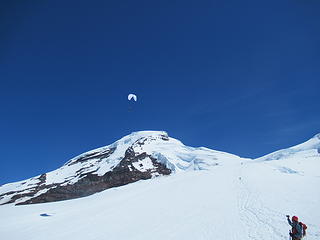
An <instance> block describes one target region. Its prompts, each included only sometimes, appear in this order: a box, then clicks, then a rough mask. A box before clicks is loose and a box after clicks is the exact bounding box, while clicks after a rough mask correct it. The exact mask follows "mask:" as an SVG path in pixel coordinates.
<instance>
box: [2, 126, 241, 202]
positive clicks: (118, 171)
mask: <svg viewBox="0 0 320 240" xmlns="http://www.w3.org/2000/svg"><path fill="white" fill-rule="evenodd" d="M231 159H237V160H239V159H240V158H239V157H237V156H235V155H232V154H228V153H223V152H218V151H214V150H210V149H207V148H192V147H187V146H185V145H183V144H182V143H181V142H180V141H178V140H176V139H174V138H171V137H169V136H168V134H167V133H166V132H158V131H141V132H135V133H132V134H130V135H128V136H125V137H123V138H121V139H120V140H118V141H116V142H115V143H113V144H111V145H108V146H105V147H102V148H98V149H95V150H92V151H89V152H86V153H83V154H81V155H79V156H77V157H75V158H73V159H71V160H70V161H68V162H67V163H66V164H64V165H63V166H62V167H61V168H59V169H57V170H55V171H52V172H48V173H44V174H42V175H39V176H36V177H33V178H31V179H27V180H25V181H20V182H16V183H11V184H6V185H3V186H1V187H0V204H6V203H15V204H30V203H43V202H52V201H59V200H67V199H72V198H77V197H84V196H88V195H90V194H93V193H96V192H100V191H103V190H105V189H108V188H112V187H118V186H122V185H125V184H128V183H132V182H136V181H138V180H141V179H149V178H153V177H157V176H161V175H169V174H171V173H177V172H180V171H186V170H190V169H193V170H201V169H207V168H209V167H211V166H216V165H218V164H221V163H223V162H224V161H226V160H228V161H229V160H231Z"/></svg>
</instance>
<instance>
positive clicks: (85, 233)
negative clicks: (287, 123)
mask: <svg viewBox="0 0 320 240" xmlns="http://www.w3.org/2000/svg"><path fill="white" fill-rule="evenodd" d="M319 142H320V139H319V134H318V135H316V136H315V137H313V138H312V139H310V140H308V141H307V142H305V143H303V144H300V145H297V146H295V147H292V148H289V149H284V150H280V151H277V152H274V153H271V154H268V155H266V156H264V157H261V158H258V159H253V160H252V159H244V158H240V157H237V156H235V155H232V154H228V153H223V152H217V151H213V150H210V149H206V148H192V147H187V146H184V145H183V144H182V143H181V142H179V141H178V140H175V139H172V138H170V137H168V135H167V134H166V133H164V132H137V133H133V134H131V135H129V136H126V137H124V138H122V139H120V140H119V141H117V142H115V143H114V144H111V145H109V146H106V147H103V148H99V149H96V150H93V151H90V152H87V153H84V154H82V155H80V156H78V157H75V158H73V159H71V160H70V161H69V162H67V163H66V164H65V165H64V166H62V167H61V168H59V169H57V170H55V171H53V172H50V173H47V174H46V177H42V178H43V179H45V181H44V180H43V181H42V183H41V184H40V186H45V187H47V188H50V187H51V185H52V184H57V185H59V184H60V185H61V186H62V187H61V189H63V186H67V185H74V186H79V187H78V188H77V189H81V187H80V183H81V184H84V185H81V186H95V184H98V185H99V184H100V183H99V182H100V181H94V180H95V179H105V178H103V177H104V176H106V175H108V174H111V175H112V177H116V175H117V174H120V176H122V175H121V174H132V175H130V176H140V177H141V176H142V177H145V178H141V179H146V178H152V179H150V180H147V181H137V179H138V177H136V178H134V181H136V182H134V183H131V184H126V185H124V186H121V187H114V188H108V189H106V190H105V191H101V192H97V193H96V194H92V195H90V196H87V197H82V198H77V199H73V200H70V201H58V202H48V203H42V204H32V205H22V206H16V205H15V203H23V202H26V201H29V200H30V199H31V200H34V199H37V196H34V195H32V196H31V195H30V196H24V197H22V198H19V197H14V196H16V195H15V194H17V193H14V191H21V190H23V189H24V190H23V191H26V192H27V191H30V192H32V189H29V190H28V187H27V188H24V187H26V186H27V185H28V184H30V186H31V187H32V186H37V185H36V183H39V182H41V180H39V178H40V177H41V176H42V175H41V176H38V177H36V178H33V179H29V180H26V181H22V182H19V183H12V184H7V185H5V186H3V187H2V188H1V191H2V194H3V193H7V194H4V195H2V197H3V198H2V200H1V201H3V202H6V201H7V202H8V201H10V199H12V198H15V201H14V203H12V204H5V205H2V206H0V216H1V218H0V236H1V239H4V240H20V239H32V240H42V239H47V240H56V239H77V240H88V239H95V240H104V239H109V240H128V239H129V240H149V239H154V240H162V239H171V240H180V239H185V240H194V239H197V240H209V239H219V240H234V239H241V240H252V239H259V240H274V239H289V235H288V230H289V229H290V226H289V225H288V223H287V221H286V217H285V215H287V214H289V215H291V216H292V215H297V216H298V217H299V219H300V221H302V222H304V223H305V224H307V226H308V229H307V237H306V239H308V240H318V239H319V238H320V230H319V226H320V211H319V202H320V190H319V187H318V186H319V185H320V173H319V169H320V154H319V153H318V149H319ZM118 166H123V168H122V169H124V170H123V172H122V171H120V170H118V171H116V172H114V173H112V172H113V171H115V170H117V169H118V168H117V167H118ZM194 170H196V171H194ZM131 172H134V173H131ZM79 173H80V174H79ZM174 173H176V174H174ZM113 174H115V175H113ZM167 174H170V175H171V176H169V177H157V176H160V175H167ZM88 175H89V176H91V175H92V176H94V177H95V178H88ZM37 179H38V180H37ZM82 179H84V180H82ZM92 179H93V180H92ZM112 179H113V178H111V179H108V180H112ZM120 179H122V177H120ZM81 180H82V181H81ZM24 182H27V183H25V184H23V183H24ZM86 182H88V184H87V183H86ZM97 182H98V183H97ZM89 183H90V184H89ZM65 184H66V185H65ZM86 184H87V185H86ZM38 186H39V185H38ZM99 186H100V185H99ZM102 186H105V185H102ZM43 189H45V188H43ZM53 189H59V188H58V187H56V188H53ZM77 189H76V190H77ZM50 191H52V190H50V189H49V190H48V191H47V192H49V193H50ZM20 193H21V192H20ZM38 196H40V195H38ZM72 196H73V197H74V195H72Z"/></svg>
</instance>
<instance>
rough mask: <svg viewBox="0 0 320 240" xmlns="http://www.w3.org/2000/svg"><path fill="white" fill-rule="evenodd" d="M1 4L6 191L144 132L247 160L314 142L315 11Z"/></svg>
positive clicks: (274, 6)
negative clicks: (135, 98)
mask: <svg viewBox="0 0 320 240" xmlns="http://www.w3.org/2000/svg"><path fill="white" fill-rule="evenodd" d="M6 2H7V4H6V3H4V2H2V6H1V10H0V36H1V37H0V82H1V87H0V111H1V112H0V114H1V118H0V150H1V171H0V173H1V175H0V184H3V183H7V182H12V181H17V180H22V179H25V178H29V177H32V176H35V175H38V174H41V173H44V172H48V171H51V170H54V169H56V168H58V167H59V166H61V165H62V164H63V163H65V162H66V161H67V160H69V159H70V158H71V157H73V156H75V155H78V154H80V153H83V152H85V151H87V150H91V149H93V148H96V147H100V146H104V145H107V144H110V143H112V142H114V141H115V140H117V139H119V138H120V137H122V136H124V135H127V134H129V133H131V132H133V131H138V130H165V131H167V132H168V133H169V135H170V136H172V137H174V138H178V139H180V140H181V141H182V142H184V143H185V144H186V145H190V146H195V147H196V146H206V147H209V148H212V149H216V150H222V151H226V152H230V153H234V154H237V155H240V156H243V157H259V156H262V155H264V154H267V153H270V152H272V151H275V150H278V149H281V148H286V147H289V146H292V145H295V144H298V143H301V142H303V141H305V140H307V139H309V138H311V137H312V136H313V135H315V134H317V133H319V132H320V124H319V123H320V111H319V106H320V105H319V104H320V95H319V89H320V44H319V43H320V30H319V26H320V14H319V11H320V3H319V1H315V0H307V1H302V0H293V1H292V0H290V1H279V0H277V1H273V0H271V1H264V2H263V1H255V0H252V1H238V0H236V1H188V0H183V1H172V0H170V1H139V0H137V1H131V0H130V1H129V0H124V1H78V0H77V1H33V2H32V3H31V2H27V1H20V3H18V2H19V1H6ZM131 92H133V93H136V94H137V95H138V98H139V100H138V102H137V103H136V104H135V105H134V106H133V110H132V111H128V109H129V108H130V104H129V103H128V101H127V94H128V93H131Z"/></svg>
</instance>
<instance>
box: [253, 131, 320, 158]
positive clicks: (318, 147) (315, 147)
mask: <svg viewBox="0 0 320 240" xmlns="http://www.w3.org/2000/svg"><path fill="white" fill-rule="evenodd" d="M318 154H320V133H319V134H317V135H315V136H314V137H313V138H311V139H310V140H308V141H306V142H304V143H302V144H299V145H296V146H293V147H290V148H287V149H282V150H279V151H276V152H273V153H270V154H268V155H265V156H263V157H261V158H257V160H258V161H272V160H280V159H288V158H291V157H294V156H303V157H312V156H318ZM319 156H320V155H319Z"/></svg>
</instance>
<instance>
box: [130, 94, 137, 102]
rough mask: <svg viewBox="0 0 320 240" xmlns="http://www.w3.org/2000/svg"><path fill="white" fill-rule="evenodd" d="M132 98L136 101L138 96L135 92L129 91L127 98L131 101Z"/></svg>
mask: <svg viewBox="0 0 320 240" xmlns="http://www.w3.org/2000/svg"><path fill="white" fill-rule="evenodd" d="M132 99H133V100H134V101H135V102H136V101H137V99H138V98H137V96H136V95H135V94H132V93H130V94H129V95H128V100H129V101H131V100H132Z"/></svg>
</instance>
